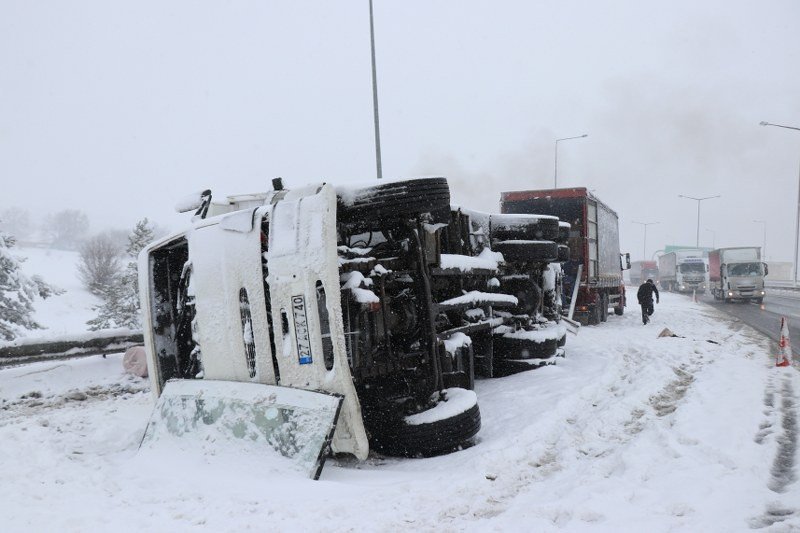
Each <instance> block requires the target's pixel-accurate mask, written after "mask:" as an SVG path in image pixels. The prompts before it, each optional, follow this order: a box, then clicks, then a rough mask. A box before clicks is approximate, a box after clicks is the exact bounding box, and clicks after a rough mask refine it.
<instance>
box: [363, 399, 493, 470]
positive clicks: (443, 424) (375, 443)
mask: <svg viewBox="0 0 800 533" xmlns="http://www.w3.org/2000/svg"><path fill="white" fill-rule="evenodd" d="M449 390H464V389H449ZM438 405H439V404H437V406H438ZM434 408H435V407H433V408H431V409H434ZM407 420H408V417H406V418H404V419H402V420H399V421H397V422H395V423H394V424H391V425H389V426H386V427H382V428H380V430H378V431H377V432H376V431H374V430H373V433H372V435H371V437H372V438H371V439H370V444H371V446H372V448H373V449H375V450H376V451H378V452H380V453H382V454H385V455H392V456H401V457H430V456H433V455H440V454H443V453H448V452H451V451H454V450H457V449H459V448H461V447H468V446H469V445H470V440H471V439H472V438H473V437H474V436H475V435H476V434H477V433H478V431H479V430H480V429H481V413H480V410H479V409H478V401H477V396H476V397H475V401H474V402H473V403H472V404H471V405H469V406H468V407H467V408H466V409H465V410H463V411H461V412H459V413H456V414H454V415H452V416H450V417H447V418H444V419H440V420H435V421H432V422H427V423H423V424H410V423H408V421H407Z"/></svg>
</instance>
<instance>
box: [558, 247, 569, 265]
mask: <svg viewBox="0 0 800 533" xmlns="http://www.w3.org/2000/svg"><path fill="white" fill-rule="evenodd" d="M567 261H569V246H567V245H566V244H559V245H558V262H559V263H566V262H567Z"/></svg>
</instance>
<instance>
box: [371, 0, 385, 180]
mask: <svg viewBox="0 0 800 533" xmlns="http://www.w3.org/2000/svg"><path fill="white" fill-rule="evenodd" d="M369 45H370V50H371V51H372V111H373V115H374V117H375V164H376V166H377V167H378V179H381V178H383V169H382V168H381V125H380V120H379V119H378V74H377V70H376V68H375V25H374V23H373V22H372V0H369Z"/></svg>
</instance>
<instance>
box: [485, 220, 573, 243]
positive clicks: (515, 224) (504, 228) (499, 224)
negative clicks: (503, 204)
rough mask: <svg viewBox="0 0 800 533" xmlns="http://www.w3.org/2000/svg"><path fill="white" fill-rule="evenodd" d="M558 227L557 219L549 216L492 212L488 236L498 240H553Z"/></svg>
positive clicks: (556, 237) (556, 235)
mask: <svg viewBox="0 0 800 533" xmlns="http://www.w3.org/2000/svg"><path fill="white" fill-rule="evenodd" d="M558 228H559V225H558V219H557V218H552V217H549V216H541V217H537V216H536V215H511V214H492V217H491V228H490V230H489V236H490V237H491V238H492V239H493V240H494V239H497V240H499V241H510V240H521V241H555V240H556V239H558V236H559V229H558Z"/></svg>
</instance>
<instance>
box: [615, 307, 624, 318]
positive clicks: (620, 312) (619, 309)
mask: <svg viewBox="0 0 800 533" xmlns="http://www.w3.org/2000/svg"><path fill="white" fill-rule="evenodd" d="M614 314H615V315H617V316H622V315H623V314H625V308H624V307H622V306H621V305H618V306H616V307H615V308H614Z"/></svg>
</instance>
